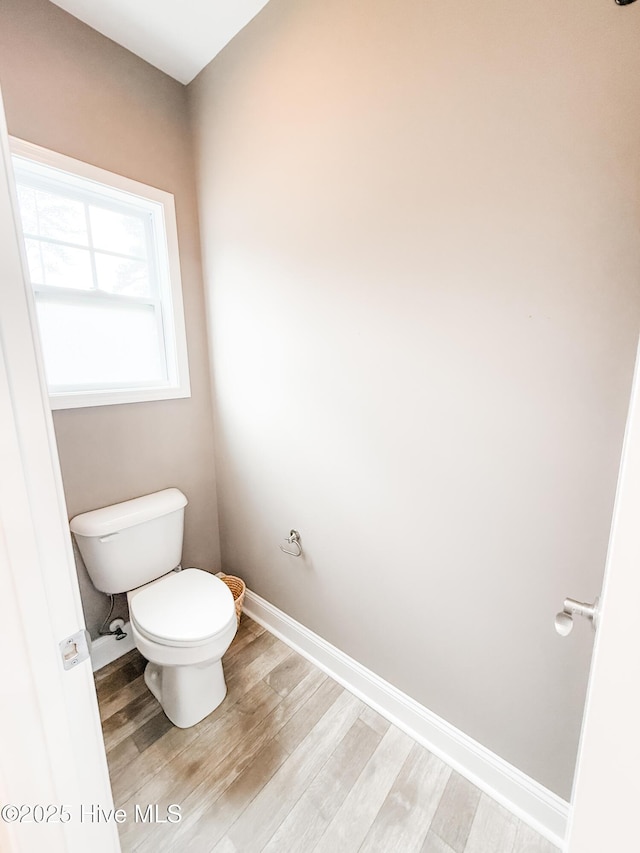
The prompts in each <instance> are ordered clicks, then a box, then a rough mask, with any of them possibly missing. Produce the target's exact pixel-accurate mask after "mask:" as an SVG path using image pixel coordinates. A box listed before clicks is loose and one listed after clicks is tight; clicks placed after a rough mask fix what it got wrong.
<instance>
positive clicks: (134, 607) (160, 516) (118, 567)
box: [69, 489, 237, 729]
mask: <svg viewBox="0 0 640 853" xmlns="http://www.w3.org/2000/svg"><path fill="white" fill-rule="evenodd" d="M186 505H187V499H186V497H185V496H184V495H183V494H182V492H181V491H179V490H178V489H165V490H164V491H161V492H154V493H153V494H151V495H144V496H143V497H141V498H135V499H134V500H130V501H124V503H119V504H113V505H112V506H106V507H103V508H102V509H96V510H93V511H92V512H85V513H83V514H82V515H76V517H75V518H73V519H71V522H70V525H69V526H70V527H71V531H72V533H73V534H74V536H75V538H76V541H77V543H78V548H79V549H80V553H81V554H82V558H83V560H84V562H85V565H86V567H87V571H88V573H89V577H90V578H91V580H92V581H93V585H94V586H95V587H96V589H99V590H101V591H102V592H106V593H110V594H115V593H118V592H126V593H127V598H128V601H129V614H130V618H131V630H132V632H133V638H134V640H135V644H136V646H137V647H138V649H139V650H140V652H141V653H142V655H143V656H144V657H145V658H147V660H148V661H149V663H148V664H147V666H146V669H145V672H144V679H145V681H146V683H147V686H148V687H149V690H151V692H152V693H153V695H154V696H155V697H156V699H157V700H158V702H160V704H161V705H162V708H163V710H164V712H165V714H166V715H167V717H168V718H169V719H170V720H171V722H172V723H174V724H175V725H176V726H179V727H180V728H183V729H186V728H189V726H193V725H195V724H196V723H198V722H200V720H202V719H204V717H206V716H207V715H208V714H210V713H211V712H212V711H213V710H214V709H215V708H217V707H218V705H219V704H220V703H221V702H222V700H223V699H224V697H225V695H226V692H227V685H226V683H225V680H224V673H223V671H222V655H223V654H224V653H225V652H226V651H227V649H228V648H229V645H230V644H231V641H232V640H233V638H234V636H235V633H236V630H237V621H236V612H235V605H234V601H233V595H232V594H231V591H230V590H229V588H228V587H227V586H226V584H224V583H223V582H222V581H221V580H220V579H219V578H217V577H215V575H212V574H210V573H209V572H204V571H202V570H201V569H184V570H181V569H180V559H181V554H182V536H183V531H184V508H185V506H186Z"/></svg>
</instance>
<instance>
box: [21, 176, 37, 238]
mask: <svg viewBox="0 0 640 853" xmlns="http://www.w3.org/2000/svg"><path fill="white" fill-rule="evenodd" d="M18 206H19V207H20V218H21V219H22V230H23V231H24V232H25V233H26V234H37V233H38V207H37V204H36V191H35V190H34V189H32V188H31V187H23V186H20V185H18Z"/></svg>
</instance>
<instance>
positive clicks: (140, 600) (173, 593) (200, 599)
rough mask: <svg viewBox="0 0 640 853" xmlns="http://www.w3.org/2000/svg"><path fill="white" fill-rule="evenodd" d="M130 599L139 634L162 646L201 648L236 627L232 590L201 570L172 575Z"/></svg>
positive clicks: (152, 584) (138, 591) (186, 570)
mask: <svg viewBox="0 0 640 853" xmlns="http://www.w3.org/2000/svg"><path fill="white" fill-rule="evenodd" d="M128 597H129V612H130V616H131V621H132V623H133V624H134V625H135V627H136V629H137V631H138V632H139V633H140V634H141V635H142V636H143V637H146V638H147V639H148V640H150V641H151V642H153V643H158V644H160V645H164V646H174V647H175V646H177V647H193V646H201V645H203V644H205V643H208V642H210V641H211V640H212V639H214V638H215V637H217V636H218V635H219V634H222V633H224V632H225V631H227V630H228V628H229V624H230V623H231V622H233V623H234V624H235V619H236V612H235V605H234V601H233V595H232V594H231V590H230V589H229V587H228V586H227V585H226V584H224V583H223V582H222V581H221V580H220V579H219V578H217V577H215V575H212V574H210V573H209V572H205V571H202V570H201V569H184V570H183V571H181V572H171V573H170V574H168V575H164V576H163V577H161V578H159V579H158V580H156V581H153V582H152V583H150V584H146V585H145V586H143V587H139V588H138V589H135V590H132V591H131V592H130V593H129V596H128Z"/></svg>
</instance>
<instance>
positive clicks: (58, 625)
mask: <svg viewBox="0 0 640 853" xmlns="http://www.w3.org/2000/svg"><path fill="white" fill-rule="evenodd" d="M16 210H17V202H16V196H15V187H14V183H13V173H12V168H11V158H10V153H9V145H8V136H7V128H6V123H5V116H4V109H3V106H2V96H1V93H0V470H1V471H2V475H1V476H0V635H1V636H2V639H3V651H4V661H3V678H2V680H1V682H0V683H1V687H0V768H1V770H0V774H1V775H0V805H7V804H9V805H15V806H17V807H23V808H22V816H21V817H20V818H18V819H17V820H13V819H12V817H13V813H12V812H11V811H10V812H9V813H7V814H8V817H7V816H6V815H5V819H4V820H0V847H1V848H2V850H5V849H6V850H7V851H11V853H13V851H31V850H33V851H38V850H42V849H45V847H46V849H47V850H49V851H65V853H86V850H88V849H91V850H92V853H118V851H119V850H120V844H119V840H118V833H117V824H116V823H115V821H113V820H99V819H97V817H96V818H94V815H95V816H97V814H98V813H97V812H96V811H95V810H94V811H91V807H92V806H93V805H94V804H95V805H99V806H100V808H102V809H104V810H105V812H107V813H108V811H109V809H112V808H113V801H112V795H111V788H110V783H109V775H108V770H107V762H106V754H105V748H104V741H103V738H102V730H101V726H100V716H99V713H98V705H97V698H96V692H95V686H94V682H93V677H92V672H91V661H90V659H88V658H87V659H86V660H85V661H84V662H82V663H80V664H78V665H77V666H76V667H74V668H73V669H70V670H67V671H65V670H64V668H63V665H62V657H61V653H60V651H59V646H58V644H59V643H60V642H61V641H62V640H64V639H65V638H67V637H69V636H71V635H73V634H75V633H76V632H77V631H78V630H80V629H83V628H84V627H85V623H84V616H83V613H82V604H81V600H80V591H79V587H78V579H77V574H76V569H75V563H74V559H73V552H72V547H71V538H70V533H69V527H68V519H67V513H66V506H65V500H64V493H63V487H62V477H61V474H60V466H59V461H58V453H57V448H56V444H55V435H54V431H53V421H52V417H51V412H50V410H49V405H48V397H47V394H46V387H45V383H44V371H43V369H42V359H41V355H40V350H39V344H38V342H37V335H36V334H35V333H34V329H35V310H34V305H33V300H32V295H31V292H30V288H28V287H26V286H25V280H26V279H25V274H24V270H25V269H26V267H25V265H24V257H23V249H22V242H21V239H20V238H19V230H18V226H17V218H16ZM36 805H40V806H44V807H45V809H46V814H47V818H48V819H47V820H46V822H45V821H44V819H43V818H42V816H41V813H40V812H38V813H34V811H33V810H31V811H29V810H28V807H34V806H36ZM62 806H66V807H67V810H66V811H67V813H68V814H69V817H68V818H67V817H66V814H65V812H63V810H62ZM82 807H84V808H85V811H84V812H81V808H82ZM87 809H88V811H87Z"/></svg>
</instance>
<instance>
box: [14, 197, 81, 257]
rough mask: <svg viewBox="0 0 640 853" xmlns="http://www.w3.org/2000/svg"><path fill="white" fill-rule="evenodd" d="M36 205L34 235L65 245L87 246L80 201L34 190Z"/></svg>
mask: <svg viewBox="0 0 640 853" xmlns="http://www.w3.org/2000/svg"><path fill="white" fill-rule="evenodd" d="M36 203H37V207H38V230H37V231H36V232H34V233H36V234H39V235H40V236H41V237H49V238H51V239H54V240H64V241H65V242H67V243H77V244H79V245H81V246H86V245H88V242H89V241H88V238H87V219H86V215H85V210H84V204H83V203H82V202H81V201H76V200H75V199H72V198H65V197H64V196H62V195H57V194H54V193H49V192H45V191H44V190H36ZM26 230H27V229H26V228H25V231H26Z"/></svg>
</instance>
